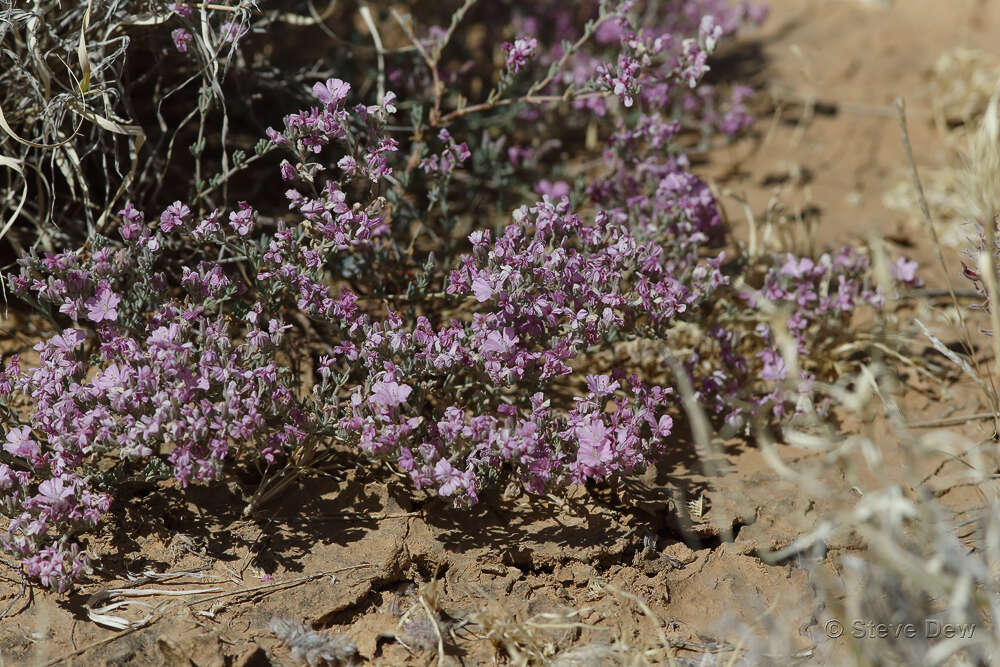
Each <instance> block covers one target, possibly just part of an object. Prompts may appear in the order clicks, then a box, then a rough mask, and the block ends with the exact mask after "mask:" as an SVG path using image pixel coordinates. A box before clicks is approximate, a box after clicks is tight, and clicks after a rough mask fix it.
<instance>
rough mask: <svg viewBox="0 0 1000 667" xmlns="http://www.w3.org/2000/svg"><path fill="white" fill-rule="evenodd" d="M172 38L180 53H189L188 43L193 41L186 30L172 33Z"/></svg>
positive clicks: (182, 29)
mask: <svg viewBox="0 0 1000 667" xmlns="http://www.w3.org/2000/svg"><path fill="white" fill-rule="evenodd" d="M170 37H171V38H173V40H174V48H175V49H177V51H178V53H187V50H188V42H190V41H191V40H192V39H193V36H192V35H191V33H189V32H188V31H187V30H185V29H184V28H177V29H176V30H174V31H173V32H171V33H170Z"/></svg>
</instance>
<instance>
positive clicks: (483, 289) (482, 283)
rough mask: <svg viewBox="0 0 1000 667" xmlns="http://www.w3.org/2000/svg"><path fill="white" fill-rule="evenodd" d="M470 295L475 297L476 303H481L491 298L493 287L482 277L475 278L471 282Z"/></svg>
mask: <svg viewBox="0 0 1000 667" xmlns="http://www.w3.org/2000/svg"><path fill="white" fill-rule="evenodd" d="M472 293H473V294H475V296H476V301H478V302H479V303H482V302H483V301H487V300H488V299H489V298H490V297H492V296H493V285H491V284H490V281H489V280H487V279H486V278H485V277H483V276H477V277H476V279H475V280H473V281H472Z"/></svg>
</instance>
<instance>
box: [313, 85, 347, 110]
mask: <svg viewBox="0 0 1000 667" xmlns="http://www.w3.org/2000/svg"><path fill="white" fill-rule="evenodd" d="M312 90H313V95H315V96H316V97H318V98H319V101H320V102H322V103H323V104H325V105H326V106H327V107H331V108H332V107H337V106H340V104H341V103H342V102H343V101H344V100H346V99H347V93H348V92H350V90H351V84H349V83H347V82H345V81H341V80H340V79H327V80H326V82H325V83H317V84H315V85H313V88H312Z"/></svg>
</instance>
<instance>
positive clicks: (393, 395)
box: [372, 381, 413, 408]
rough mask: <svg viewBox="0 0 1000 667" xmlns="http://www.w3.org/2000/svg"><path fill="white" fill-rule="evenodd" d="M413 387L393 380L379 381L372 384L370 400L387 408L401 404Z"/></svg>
mask: <svg viewBox="0 0 1000 667" xmlns="http://www.w3.org/2000/svg"><path fill="white" fill-rule="evenodd" d="M412 391H413V388H412V387H410V386H409V385H406V384H399V383H397V382H393V381H379V382H376V383H375V384H373V385H372V400H373V401H375V402H376V403H378V404H379V405H382V406H385V407H387V408H394V407H396V406H397V405H402V404H403V403H405V402H406V399H407V398H409V396H410V392H412Z"/></svg>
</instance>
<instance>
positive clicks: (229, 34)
mask: <svg viewBox="0 0 1000 667" xmlns="http://www.w3.org/2000/svg"><path fill="white" fill-rule="evenodd" d="M247 30H248V28H247V27H246V26H244V25H242V24H240V23H239V22H237V21H226V22H225V23H223V24H222V34H223V35H224V37H225V40H226V41H227V42H236V41H239V39H240V38H241V37H243V35H245V34H247Z"/></svg>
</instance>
